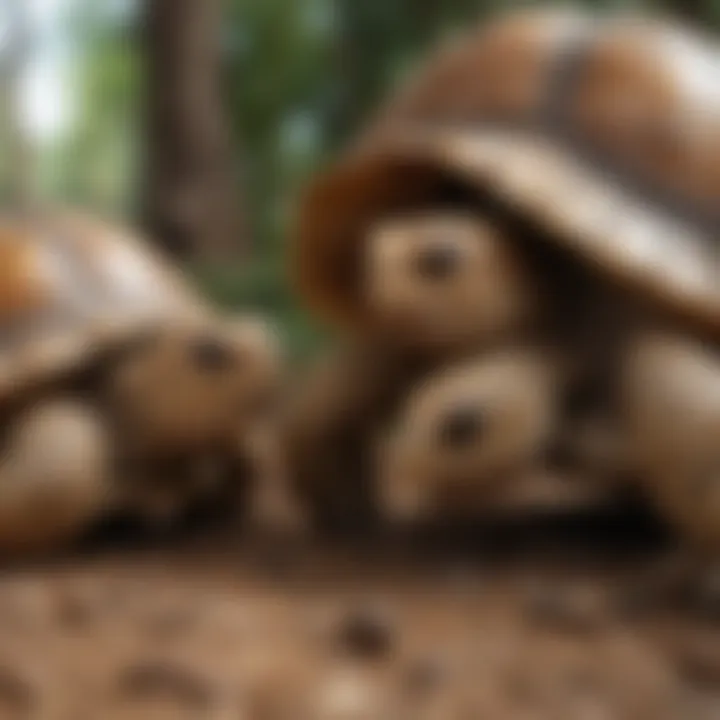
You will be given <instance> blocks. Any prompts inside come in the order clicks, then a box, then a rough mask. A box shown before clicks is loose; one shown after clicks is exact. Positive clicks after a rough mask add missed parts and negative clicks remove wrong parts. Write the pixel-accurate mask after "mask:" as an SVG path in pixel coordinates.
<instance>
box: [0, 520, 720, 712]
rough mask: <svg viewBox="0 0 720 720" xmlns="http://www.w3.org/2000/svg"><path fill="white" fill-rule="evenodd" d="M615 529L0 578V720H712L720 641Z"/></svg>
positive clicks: (649, 551)
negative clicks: (654, 583)
mask: <svg viewBox="0 0 720 720" xmlns="http://www.w3.org/2000/svg"><path fill="white" fill-rule="evenodd" d="M623 522H624V521H623ZM623 522H621V521H620V520H617V519H615V520H609V521H606V525H605V526H604V527H601V528H600V529H599V530H598V528H594V527H591V525H590V524H589V523H588V522H586V521H580V522H577V523H576V525H575V526H574V527H571V528H565V529H563V530H562V531H558V530H556V529H554V530H553V532H552V533H549V532H548V531H547V529H546V528H542V527H536V528H531V529H529V530H527V529H523V530H522V531H520V530H518V529H510V530H507V529H506V530H505V531H504V533H505V534H504V535H503V534H502V533H501V534H500V535H497V534H496V535H493V536H492V537H491V536H490V534H488V535H487V536H486V537H484V538H482V539H480V540H478V539H477V538H474V539H473V540H472V541H470V540H468V539H467V538H464V539H463V538H453V539H451V540H448V539H447V537H446V536H444V535H442V536H441V535H437V536H433V535H432V534H429V535H427V536H423V537H422V538H415V540H414V541H413V542H412V543H410V542H409V541H408V540H407V538H405V539H404V540H402V541H401V540H398V539H391V538H385V539H383V540H382V541H376V542H375V543H374V544H372V543H369V544H365V545H363V546H358V545H355V546H351V545H342V546H340V545H337V546H335V547H334V548H332V549H331V550H329V549H327V548H326V547H325V549H322V550H321V549H319V548H318V547H315V546H312V545H307V546H300V545H297V546H294V547H293V548H292V549H285V550H281V549H277V548H276V549H268V548H265V549H263V550H262V551H261V550H260V549H259V548H257V547H255V548H253V549H250V548H247V547H243V545H242V544H241V543H239V542H238V541H236V540H235V539H232V540H231V539H228V538H227V537H225V538H219V537H210V538H205V539H203V540H202V541H200V540H198V539H197V538H195V539H193V538H184V539H182V540H178V541H175V542H173V543H171V544H167V543H165V544H164V546H161V545H158V544H157V543H154V544H146V545H145V546H144V547H138V546H133V547H129V546H127V545H120V546H118V545H117V544H112V543H111V544H109V545H107V544H106V545H104V546H103V547H101V548H97V547H96V548H95V549H94V550H93V551H92V552H90V551H87V550H84V551H82V552H78V553H75V554H74V555H73V556H72V557H68V558H64V559H61V560H56V561H54V562H43V563H37V562H36V563H34V564H33V565H31V566H27V565H26V566H24V567H16V568H7V569H5V570H4V572H3V574H2V576H1V579H0V719H2V720H6V719H9V718H12V719H15V718H39V719H43V720H44V719H45V718H52V719H57V720H96V719H100V718H102V719H103V720H105V719H107V720H114V719H115V718H118V719H119V718H133V719H137V720H143V719H145V718H147V719H150V718H153V719H160V718H168V719H170V718H172V719H175V718H178V719H182V718H211V719H214V720H220V719H222V720H231V719H233V720H305V719H307V720H316V719H317V720H385V719H387V720H403V719H407V720H416V719H417V720H485V719H487V718H498V719H499V720H505V719H509V718H512V719H513V720H545V719H547V720H563V719H567V720H605V719H606V718H607V719H608V720H615V719H616V718H619V719H624V718H628V719H632V720H634V719H638V720H642V719H645V718H647V719H648V720H650V719H652V720H661V719H664V718H667V719H676V720H695V719H696V718H697V719H698V720H704V719H705V718H707V719H708V720H710V718H718V717H720V642H718V640H720V633H719V632H718V629H719V628H720V623H718V622H717V619H716V618H715V617H713V615H712V613H710V612H707V613H701V612H699V610H698V609H697V608H696V611H695V612H692V613H691V612H689V611H688V610H687V609H684V610H682V611H681V610H679V609H674V608H673V607H671V606H667V605H664V604H661V603H656V602H653V600H654V599H656V598H653V597H651V595H652V593H650V594H648V593H647V592H645V593H643V592H642V590H643V588H644V589H645V590H647V586H645V585H644V584H643V582H642V581H641V580H640V579H641V578H642V573H643V572H644V570H645V569H646V568H647V567H650V566H651V565H652V564H653V563H654V562H655V561H656V560H657V559H658V558H662V556H663V553H665V552H666V550H664V549H663V548H662V547H661V546H660V545H658V543H657V541H656V540H653V541H652V542H646V540H645V539H643V540H642V541H640V542H638V537H639V536H640V535H642V533H640V534H638V533H634V532H627V523H626V522H625V524H623ZM554 528H555V526H554ZM598 537H600V541H599V542H598ZM608 538H610V539H611V540H612V542H609V543H608V542H606V540H607V539H608ZM648 595H650V597H649V596H648Z"/></svg>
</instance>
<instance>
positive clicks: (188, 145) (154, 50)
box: [144, 0, 248, 261]
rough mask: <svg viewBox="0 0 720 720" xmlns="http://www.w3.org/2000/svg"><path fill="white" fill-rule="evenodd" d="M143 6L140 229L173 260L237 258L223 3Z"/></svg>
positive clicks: (175, 1) (237, 208) (241, 238)
mask: <svg viewBox="0 0 720 720" xmlns="http://www.w3.org/2000/svg"><path fill="white" fill-rule="evenodd" d="M146 2H147V6H146V13H147V14H146V18H145V33H146V35H145V48H146V61H147V88H146V90H147V103H146V104H147V109H146V111H147V132H146V138H145V140H146V144H147V145H146V149H145V152H146V163H147V166H146V170H145V173H146V177H145V210H144V214H145V220H146V223H147V226H148V228H149V230H150V232H151V234H152V235H153V236H154V237H156V238H157V239H158V241H159V242H160V243H161V244H162V245H163V246H164V247H165V248H166V249H167V250H168V251H169V252H170V253H171V254H172V255H174V256H175V257H177V258H179V259H183V260H193V261H194V260H209V261H217V260H222V259H227V258H230V257H234V256H239V255H240V254H242V253H243V252H244V251H245V250H246V249H247V243H248V238H247V236H246V235H247V234H246V228H245V227H244V224H243V213H242V212H241V203H240V190H239V186H238V183H237V178H236V176H235V172H234V162H233V157H232V147H231V141H230V134H229V130H228V127H227V126H226V123H225V113H224V108H223V103H222V90H221V57H220V42H219V35H220V30H221V22H222V0H146Z"/></svg>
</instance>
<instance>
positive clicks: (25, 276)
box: [0, 210, 282, 553]
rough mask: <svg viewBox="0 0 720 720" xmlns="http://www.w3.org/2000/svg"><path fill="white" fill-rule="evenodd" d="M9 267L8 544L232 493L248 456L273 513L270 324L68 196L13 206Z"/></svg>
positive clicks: (67, 534)
mask: <svg viewBox="0 0 720 720" xmlns="http://www.w3.org/2000/svg"><path fill="white" fill-rule="evenodd" d="M0 273H2V279H0V328H1V332H2V349H1V350H0V408H1V409H2V431H3V437H2V439H1V441H2V443H3V454H2V459H1V460H0V550H2V551H3V552H7V553H14V552H21V551H31V550H32V551H36V550H37V551H40V550H46V549H49V548H52V547H53V546H55V545H56V544H57V543H62V542H65V541H70V540H71V539H73V538H75V537H77V536H79V535H81V534H82V533H83V531H85V530H86V529H88V528H89V527H91V526H92V525H93V524H94V522H95V521H96V520H97V519H98V518H100V517H103V516H110V515H113V514H116V513H117V514H125V513H128V514H131V515H135V516H137V517H140V518H146V519H147V520H148V521H151V522H160V521H163V522H169V521H171V520H172V519H173V518H178V517H180V516H181V515H182V514H183V513H184V512H185V511H186V510H187V509H188V508H189V507H190V506H191V505H192V504H193V503H195V502H199V501H200V499H201V498H204V497H205V496H208V495H212V494H213V493H219V494H222V492H230V493H235V494H237V492H238V491H239V487H240V482H239V481H236V480H235V474H234V473H235V469H236V468H237V469H239V468H240V467H241V466H242V465H243V463H244V462H245V463H249V464H253V469H257V472H258V478H257V482H256V483H255V485H256V487H257V490H258V492H257V493H256V496H257V499H258V502H260V500H262V506H263V508H265V509H268V508H269V511H270V512H271V513H272V512H274V510H273V509H272V508H271V507H270V506H271V505H272V503H270V502H269V501H268V498H269V496H270V495H272V492H273V491H272V490H271V488H272V487H274V486H278V485H279V483H280V482H281V480H280V479H279V475H278V474H277V468H275V469H273V473H274V475H272V478H274V479H270V480H268V483H269V486H270V487H269V488H266V487H262V486H263V484H264V483H263V481H264V480H265V475H267V474H269V466H267V468H266V469H263V468H261V467H260V465H257V466H255V465H254V463H256V462H257V463H261V459H260V458H261V455H262V453H269V452H270V450H269V448H270V445H272V440H271V437H272V435H273V431H272V425H273V421H272V419H271V417H272V405H273V403H274V399H273V397H274V395H275V394H276V392H277V390H278V386H279V383H280V380H281V371H282V358H281V353H280V347H279V344H278V342H277V338H276V336H275V334H274V331H273V330H272V328H271V327H270V325H269V323H267V322H266V321H264V320H263V319H261V318H259V317H254V316H252V315H250V314H239V315H238V316H237V317H234V318H232V317H223V316H221V315H220V314H219V313H218V312H217V311H215V309H214V308H212V307H211V306H210V304H209V303H207V302H205V301H204V300H203V299H202V298H201V297H200V296H199V295H198V294H197V293H196V292H195V291H194V290H193V288H192V287H191V286H190V284H189V283H188V282H187V281H186V280H185V279H184V277H182V275H181V274H180V272H179V271H177V270H176V269H175V268H174V267H172V265H171V264H170V263H168V262H166V261H165V259H164V258H163V257H162V256H161V255H160V254H159V253H158V252H155V251H154V250H152V249H151V248H150V247H149V246H147V244H146V243H144V242H143V241H142V240H141V239H139V238H137V237H135V236H134V235H133V234H132V233H131V232H130V231H128V230H126V229H124V228H119V227H116V226H112V225H109V224H107V223H105V222H103V221H101V220H99V219H97V218H94V217H90V216H88V215H84V214H81V213H78V212H73V211H70V210H48V211H38V212H36V213H33V214H32V215H30V214H26V215H24V216H11V215H9V214H8V215H6V216H4V217H3V218H2V220H1V221H0ZM275 450H276V448H274V449H273V452H275ZM268 461H269V460H268ZM274 461H275V460H273V462H274ZM237 497H239V495H237ZM279 516H280V514H277V517H279ZM267 517H268V518H269V517H270V516H269V515H268V516H267Z"/></svg>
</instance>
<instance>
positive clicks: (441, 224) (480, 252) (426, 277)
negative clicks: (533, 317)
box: [363, 210, 534, 348]
mask: <svg viewBox="0 0 720 720" xmlns="http://www.w3.org/2000/svg"><path fill="white" fill-rule="evenodd" d="M363 279H364V282H363V292H364V295H365V302H366V303H367V306H368V307H369V311H370V315H371V317H372V319H373V321H374V325H375V326H376V327H377V328H378V330H379V333H380V334H381V335H383V336H385V337H388V338H390V339H391V341H392V342H393V343H394V344H397V343H403V344H406V345H408V346H411V347H420V348H424V347H430V348H432V347H443V348H446V347H464V346H477V345H483V344H484V343H486V342H489V341H490V340H491V339H495V338H497V337H498V336H500V335H504V334H506V333H508V332H509V331H511V330H512V329H513V328H517V327H518V326H519V325H520V324H521V322H522V321H523V320H524V319H525V318H526V317H527V316H528V315H529V313H530V312H531V308H532V307H533V306H534V303H533V293H532V288H531V286H530V283H529V281H528V279H527V278H526V277H525V274H524V270H523V267H522V264H521V262H520V260H519V259H518V258H517V257H516V255H515V248H514V247H513V245H512V242H511V239H510V238H507V237H504V236H503V233H502V231H501V230H499V229H498V228H496V227H494V226H493V225H492V224H490V223H488V222H486V221H484V220H482V219H480V218H477V217H473V216H471V215H467V214H463V213H458V212H453V211H447V210H446V211H436V212H426V213H421V214H416V215H406V216H401V217H399V218H398V217H396V218H389V219H386V220H384V221H381V222H380V223H378V224H376V225H375V226H374V227H373V228H372V229H371V231H370V235H369V238H368V242H367V254H366V263H365V267H364V275H363Z"/></svg>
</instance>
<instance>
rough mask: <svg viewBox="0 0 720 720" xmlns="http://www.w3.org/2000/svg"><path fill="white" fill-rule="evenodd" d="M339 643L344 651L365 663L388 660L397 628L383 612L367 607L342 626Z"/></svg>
mask: <svg viewBox="0 0 720 720" xmlns="http://www.w3.org/2000/svg"><path fill="white" fill-rule="evenodd" d="M337 640H338V643H339V645H340V647H341V649H342V650H344V651H345V652H347V653H348V654H349V655H351V656H353V657H356V658H360V659H364V660H382V659H385V658H387V657H388V656H389V655H390V654H391V652H392V650H393V646H394V644H395V628H394V626H393V621H392V619H391V618H390V616H389V614H388V613H387V612H385V611H384V610H383V609H382V608H379V607H376V606H372V605H368V606H365V607H361V608H357V609H355V610H352V611H351V612H349V613H348V614H346V615H345V617H344V618H343V619H342V620H341V622H340V627H339V628H338V630H337Z"/></svg>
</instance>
